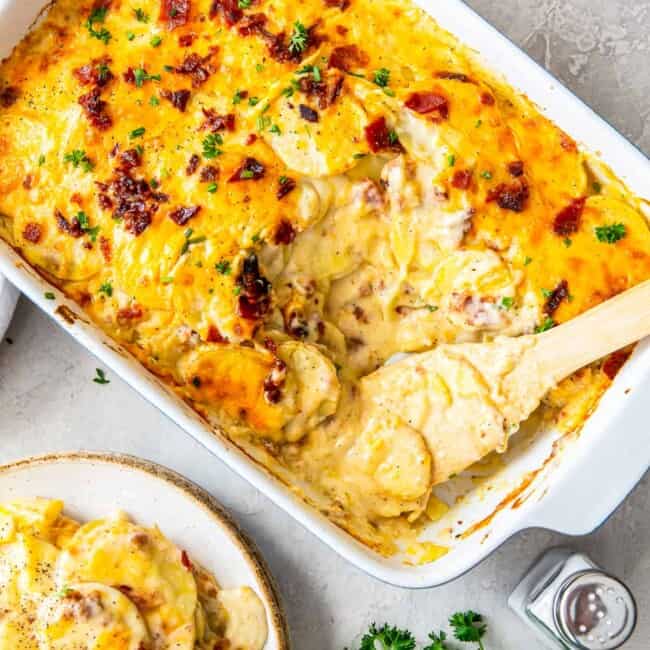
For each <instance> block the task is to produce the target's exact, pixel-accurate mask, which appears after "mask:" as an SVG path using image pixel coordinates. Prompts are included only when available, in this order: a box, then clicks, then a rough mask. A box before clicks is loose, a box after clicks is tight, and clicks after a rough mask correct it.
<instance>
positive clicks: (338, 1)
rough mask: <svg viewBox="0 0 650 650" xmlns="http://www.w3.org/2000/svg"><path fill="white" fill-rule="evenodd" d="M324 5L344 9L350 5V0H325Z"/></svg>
mask: <svg viewBox="0 0 650 650" xmlns="http://www.w3.org/2000/svg"><path fill="white" fill-rule="evenodd" d="M325 6H326V7H334V8H336V9H340V10H341V11H345V10H346V9H347V8H348V7H349V6H350V0H325Z"/></svg>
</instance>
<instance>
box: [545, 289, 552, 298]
mask: <svg viewBox="0 0 650 650" xmlns="http://www.w3.org/2000/svg"><path fill="white" fill-rule="evenodd" d="M542 295H543V296H544V298H550V297H551V296H552V295H553V292H552V291H551V290H550V289H542Z"/></svg>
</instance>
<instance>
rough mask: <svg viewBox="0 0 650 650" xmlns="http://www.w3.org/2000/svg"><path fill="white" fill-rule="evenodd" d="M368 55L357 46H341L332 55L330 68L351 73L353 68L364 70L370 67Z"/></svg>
mask: <svg viewBox="0 0 650 650" xmlns="http://www.w3.org/2000/svg"><path fill="white" fill-rule="evenodd" d="M369 61H370V59H369V58H368V55H367V54H366V53H365V52H364V51H363V50H361V49H359V48H358V47H357V46H356V45H340V46H339V47H335V48H334V49H333V50H332V53H331V54H330V60H329V67H330V68H338V69H339V70H343V71H344V72H350V70H351V69H352V68H363V67H365V66H367V65H368V63H369Z"/></svg>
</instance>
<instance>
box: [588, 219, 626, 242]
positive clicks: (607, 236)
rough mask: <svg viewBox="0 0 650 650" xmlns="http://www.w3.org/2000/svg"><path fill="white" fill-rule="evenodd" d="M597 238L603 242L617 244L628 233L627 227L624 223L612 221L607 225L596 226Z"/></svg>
mask: <svg viewBox="0 0 650 650" xmlns="http://www.w3.org/2000/svg"><path fill="white" fill-rule="evenodd" d="M595 230H596V238H597V239H598V241H599V242H602V243H603V244H615V243H616V242H617V241H620V240H621V239H623V237H625V235H626V234H627V229H626V228H625V224H623V223H612V224H609V225H606V226H597V227H596V229H595Z"/></svg>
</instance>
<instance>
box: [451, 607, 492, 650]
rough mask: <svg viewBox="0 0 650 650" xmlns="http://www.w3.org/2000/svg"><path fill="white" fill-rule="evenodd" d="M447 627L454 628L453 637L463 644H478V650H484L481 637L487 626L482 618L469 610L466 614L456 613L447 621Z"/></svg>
mask: <svg viewBox="0 0 650 650" xmlns="http://www.w3.org/2000/svg"><path fill="white" fill-rule="evenodd" d="M449 625H451V627H453V628H454V636H455V637H456V638H457V639H458V640H459V641H462V642H463V643H472V642H476V643H478V647H479V650H485V647H484V646H483V641H482V639H483V636H484V635H485V632H486V630H487V625H486V624H485V623H483V617H482V616H481V615H480V614H477V613H476V612H473V611H472V610H471V609H470V610H468V611H466V612H456V613H455V614H453V615H452V616H451V618H450V619H449Z"/></svg>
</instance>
